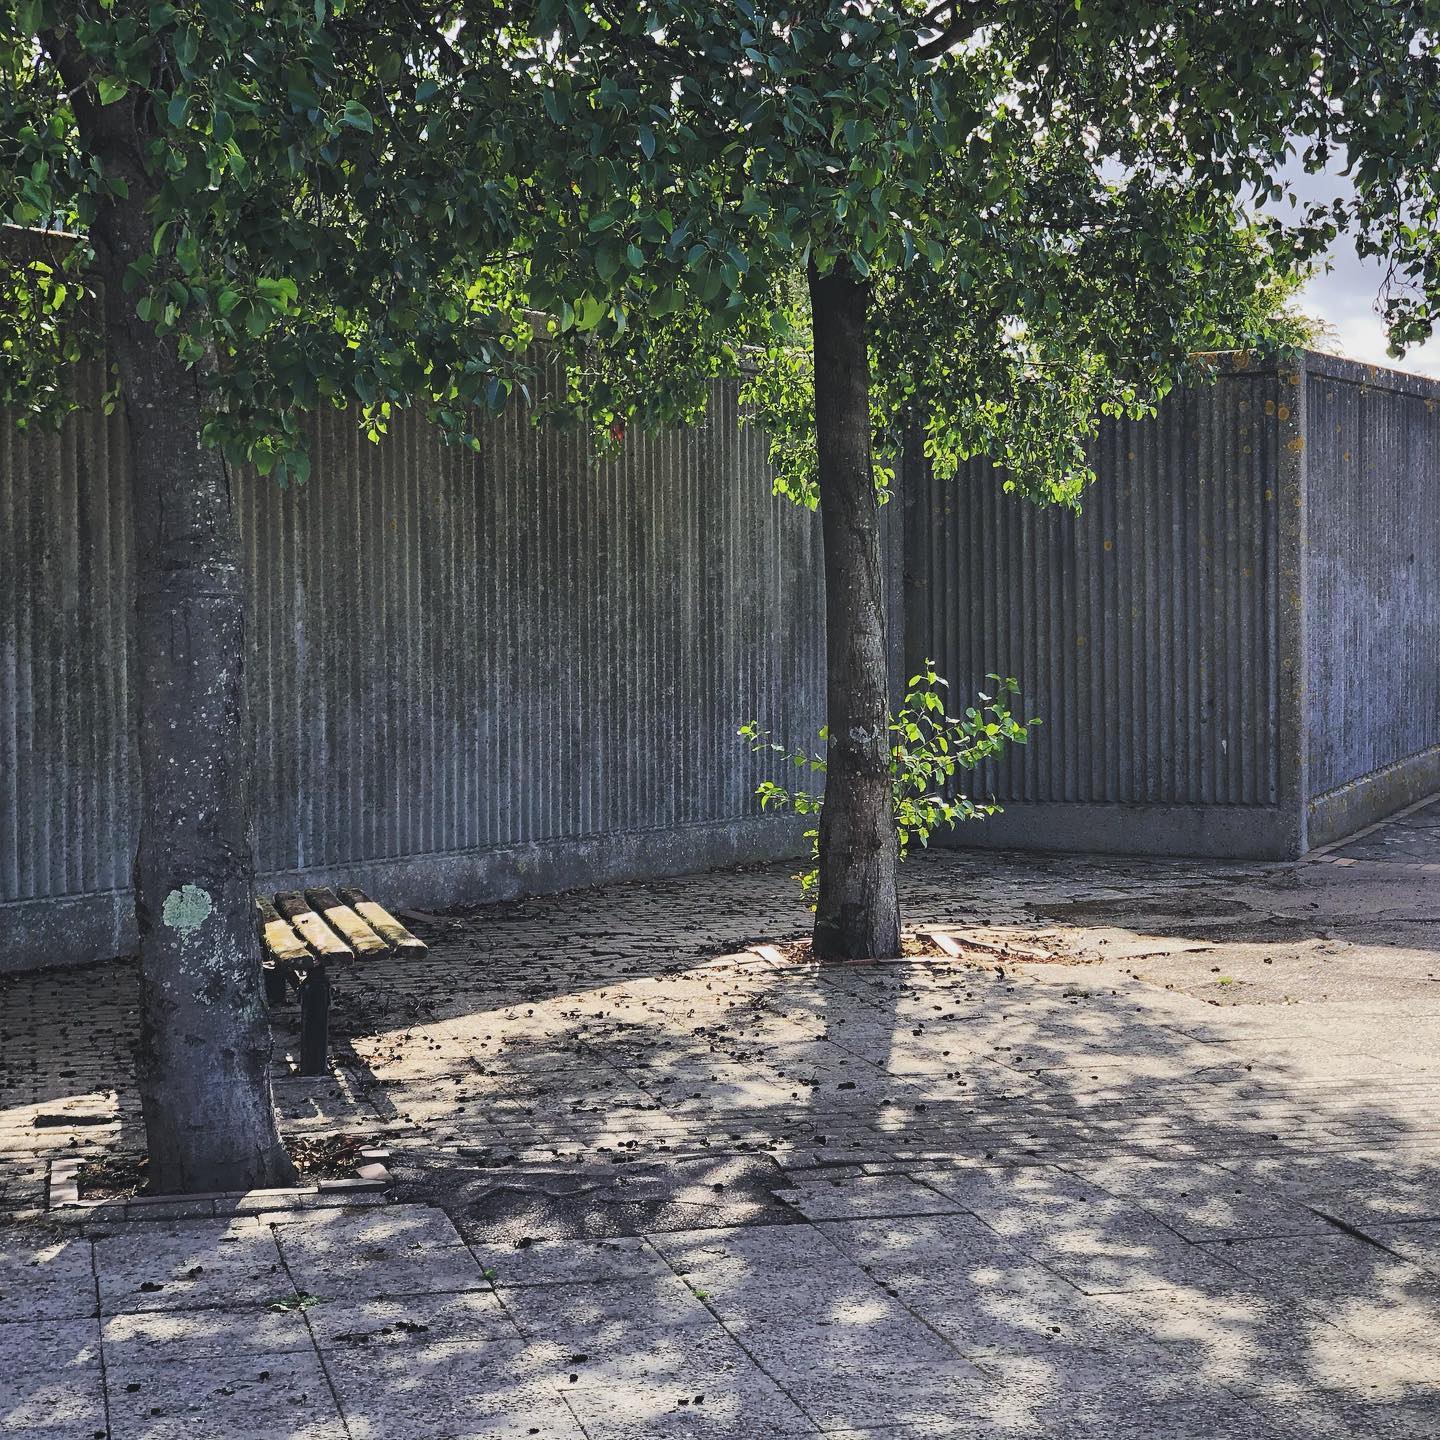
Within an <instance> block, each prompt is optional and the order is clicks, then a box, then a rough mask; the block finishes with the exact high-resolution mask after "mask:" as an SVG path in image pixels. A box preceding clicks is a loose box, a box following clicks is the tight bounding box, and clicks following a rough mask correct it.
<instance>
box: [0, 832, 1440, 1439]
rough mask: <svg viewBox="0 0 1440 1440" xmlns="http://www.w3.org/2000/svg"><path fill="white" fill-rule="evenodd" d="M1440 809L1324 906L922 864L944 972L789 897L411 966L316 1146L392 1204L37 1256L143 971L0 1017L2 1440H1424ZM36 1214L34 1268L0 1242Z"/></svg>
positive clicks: (665, 908)
mask: <svg viewBox="0 0 1440 1440" xmlns="http://www.w3.org/2000/svg"><path fill="white" fill-rule="evenodd" d="M1436 864H1440V804H1437V805H1436V806H1433V807H1430V808H1429V809H1423V810H1417V811H1416V812H1414V813H1413V814H1411V815H1409V816H1406V817H1404V818H1403V819H1401V820H1399V821H1397V822H1394V823H1393V824H1391V825H1389V826H1386V827H1384V828H1383V829H1382V830H1379V831H1376V832H1373V833H1372V834H1370V835H1368V836H1363V837H1360V838H1358V839H1357V840H1356V841H1355V842H1353V843H1352V844H1351V845H1348V846H1344V847H1341V848H1340V849H1338V850H1336V851H1334V852H1332V853H1331V854H1329V855H1327V856H1324V857H1322V858H1321V859H1320V860H1319V862H1317V863H1307V864H1304V865H1301V866H1298V867H1264V866H1226V865H1216V864H1201V863H1190V864H1183V863H1178V862H1140V861H1104V860H1094V859H1085V860H1078V859H1044V858H1037V857H1013V856H1011V857H1005V856H983V855H978V854H975V853H962V854H937V855H922V856H919V857H917V858H916V859H915V860H914V861H913V862H912V863H911V864H910V865H909V866H908V867H907V870H906V874H905V891H906V896H905V899H906V912H907V918H908V919H909V920H910V921H911V923H913V924H916V925H921V926H923V925H936V926H941V927H944V928H946V929H947V930H949V931H950V932H951V933H953V934H955V935H957V936H958V937H959V938H960V940H961V941H962V944H963V945H964V947H965V958H964V960H963V961H953V962H951V961H933V960H929V961H918V960H917V961H908V962H902V963H897V964H893V965H877V966H871V967H834V968H832V967H825V968H821V967H815V966H803V965H794V964H782V963H776V957H775V956H773V955H772V956H771V958H770V959H767V958H766V957H765V955H764V954H762V953H761V952H758V951H756V950H754V949H752V948H751V947H752V946H753V945H755V944H763V943H765V942H769V941H774V940H777V939H778V940H784V939H785V938H788V937H791V936H794V935H798V934H800V933H801V932H802V931H803V928H804V922H805V916H804V914H803V912H802V911H801V910H800V909H799V908H798V906H797V904H796V901H795V898H794V895H793V891H792V887H791V885H790V882H789V880H788V878H787V874H786V870H785V868H784V867H780V868H774V869H766V870H755V871H748V872H739V873H734V874H726V875H715V876H705V877H699V878H692V879H688V880H683V881H673V882H663V883H656V884H651V885H646V886H627V887H613V888H610V889H607V890H603V891H593V892H585V893H577V894H574V895H568V896H561V897H555V898H553V899H546V900H536V901H530V902H526V903H524V904H518V905H506V906H491V907H485V908H483V909H477V910H475V911H473V912H470V913H468V914H464V915H458V916H448V917H441V916H435V917H429V918H428V919H424V918H420V919H414V920H413V921H412V923H413V924H414V925H415V926H416V927H417V928H420V929H423V930H424V931H425V933H426V936H427V938H428V939H430V940H431V942H432V945H433V949H432V953H431V957H430V960H429V961H428V962H427V963H426V964H425V965H424V966H423V967H418V968H416V967H411V968H409V969H407V968H405V967H404V966H401V965H398V964H395V963H393V962H381V963H378V964H373V963H372V964H367V965H366V966H365V967H364V968H363V969H361V970H356V971H354V972H351V973H350V974H347V975H346V976H345V977H343V978H342V979H341V980H340V981H339V984H338V991H337V1006H336V1012H335V1026H336V1030H337V1044H336V1057H335V1065H334V1067H333V1073H332V1074H331V1075H330V1076H328V1077H325V1078H324V1079H321V1080H304V1079H300V1078H298V1077H296V1076H294V1075H292V1074H291V1073H289V1071H288V1069H287V1067H286V1065H285V1063H284V1050H285V1047H286V1045H287V1044H289V1043H291V1042H293V1023H294V1014H293V1011H280V1012H278V1013H277V1038H278V1040H279V1044H280V1051H281V1053H280V1054H279V1055H277V1062H276V1089H277V1101H278V1103H279V1105H280V1108H281V1110H282V1113H283V1115H284V1117H285V1125H286V1128H287V1130H288V1131H290V1132H291V1133H299V1132H302V1131H303V1132H311V1133H323V1132H327V1131H342V1130H343V1131H346V1132H349V1133H358V1134H366V1135H384V1136H385V1138H386V1141H387V1143H388V1144H389V1145H390V1147H391V1149H392V1151H393V1152H394V1156H395V1159H394V1162H393V1165H392V1168H393V1169H394V1170H395V1171H396V1174H397V1177H398V1184H397V1190H396V1194H395V1195H394V1197H392V1198H391V1199H389V1200H388V1201H385V1202H383V1203H379V1204H375V1205H371V1206H365V1207H346V1208H326V1209H313V1210H294V1211H284V1212H275V1213H266V1212H265V1211H264V1210H263V1208H262V1205H263V1202H261V1201H257V1202H256V1204H255V1206H254V1207H253V1208H254V1210H255V1212H256V1213H249V1214H224V1215H216V1216H214V1217H212V1218H207V1219H195V1220H186V1221H150V1222H145V1223H134V1222H131V1223H125V1222H122V1223H116V1224H91V1225H88V1226H77V1225H74V1224H71V1225H58V1224H55V1223H52V1222H51V1221H49V1220H47V1219H46V1217H45V1215H44V1213H43V1210H42V1209H41V1206H42V1205H43V1182H44V1173H45V1169H46V1166H47V1164H48V1161H49V1160H50V1159H51V1158H53V1157H54V1156H55V1155H58V1154H66V1155H74V1154H76V1153H77V1152H78V1153H90V1152H94V1151H103V1150H106V1149H114V1148H121V1149H124V1148H134V1147H136V1146H137V1145H138V1144H139V1143H140V1137H139V1135H138V1130H137V1117H136V1113H135V1103H134V1097H133V1091H132V1087H131V1084H130V1079H129V1075H130V1067H129V1064H128V1062H127V1060H126V1056H127V1054H128V1045H129V1039H130V1036H131V1034H132V1033H133V1025H134V1010H133V1005H134V993H133V983H134V982H133V971H132V969H131V968H130V967H129V966H128V965H127V964H125V963H123V962H115V963H112V964H109V965H105V966H100V967H95V968H92V969H90V970H87V971H84V972H70V973H68V974H52V975H42V976H32V977H27V978H24V979H20V980H16V981H12V982H9V983H8V984H7V985H6V986H5V987H4V990H5V993H4V994H3V995H0V1187H3V1188H0V1206H3V1212H0V1433H3V1434H6V1435H10V1434H15V1435H17V1436H22V1437H26V1440H31V1437H40V1436H46V1437H60V1436H66V1437H69V1436H76V1437H90V1436H94V1437H103V1436H110V1437H113V1440H130V1437H141V1436H143V1437H147V1440H152V1437H153V1440H159V1437H170V1436H181V1435H184V1436H186V1437H187V1440H188V1437H196V1440H198V1437H204V1436H212V1435H213V1436H217V1437H219V1436H223V1437H226V1440H247V1437H280V1436H295V1437H329V1436H336V1437H342V1436H348V1437H354V1440H360V1437H365V1440H370V1437H377V1440H379V1437H383V1440H391V1437H395V1440H429V1437H435V1440H439V1437H501V1436H504V1437H509V1436H528V1435H538V1436H549V1437H575V1440H579V1437H589V1440H641V1437H645V1440H648V1437H672V1436H673V1437H690V1436H694V1437H701V1436H712V1437H717V1440H732V1437H733V1440H752V1437H753V1440H761V1437H787V1436H792V1435H793V1436H799V1435H817V1434H824V1435H829V1436H840V1437H849V1440H861V1437H868V1440H881V1437H886V1440H928V1437H937V1440H947V1437H952V1436H955V1437H958V1436H965V1437H967V1440H996V1437H1032V1436H1033V1437H1056V1440H1072V1437H1075V1440H1078V1437H1082V1436H1084V1437H1094V1440H1110V1437H1114V1440H1130V1437H1134V1440H1142V1437H1143V1440H1151V1437H1156V1440H1158V1437H1167V1440H1168V1437H1178V1440H1212V1437H1213V1440H1228V1437H1245V1440H1267V1437H1276V1440H1280V1437H1287V1440H1301V1437H1304V1440H1310V1437H1314V1440H1330V1437H1342V1436H1344V1437H1356V1440H1359V1437H1365V1440H1371V1437H1374V1440H1401V1437H1404V1440H1411V1437H1440V943H1437V928H1436V927H1437V924H1440V916H1437V910H1436V897H1437V886H1440V872H1437V871H1436V870H1433V869H1431V868H1429V867H1431V866H1433V865H1436ZM6 1216H8V1223H6V1222H5V1219H4V1217H6Z"/></svg>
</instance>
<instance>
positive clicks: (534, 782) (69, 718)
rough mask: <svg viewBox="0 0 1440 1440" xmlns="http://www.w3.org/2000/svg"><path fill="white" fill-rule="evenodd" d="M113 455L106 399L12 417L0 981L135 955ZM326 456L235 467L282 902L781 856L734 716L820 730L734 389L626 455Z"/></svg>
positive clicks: (259, 823)
mask: <svg viewBox="0 0 1440 1440" xmlns="http://www.w3.org/2000/svg"><path fill="white" fill-rule="evenodd" d="M79 383H81V384H82V386H83V387H84V389H85V390H86V393H87V398H88V399H89V400H91V401H93V400H94V399H95V398H96V397H97V396H98V393H99V386H100V385H101V376H100V374H99V373H98V371H96V370H91V371H87V372H85V373H84V374H83V375H82V376H81V377H80V379H79ZM123 454H124V451H123V439H122V435H121V433H120V422H119V421H118V420H117V419H111V420H108V421H106V420H104V419H102V418H100V417H98V416H97V415H96V414H94V413H93V411H92V413H90V414H89V415H87V416H85V417H77V418H75V419H73V420H72V421H71V422H70V423H68V424H67V425H66V426H65V429H64V431H63V432H62V433H61V434H60V435H58V436H52V435H47V434H43V433H35V432H31V433H30V434H26V435H22V434H20V433H19V432H17V431H16V430H15V429H14V427H13V426H11V425H5V424H0V467H3V473H0V957H3V958H0V965H8V964H14V963H16V962H20V963H28V964H33V963H37V962H42V963H43V962H47V961H57V960H77V959H86V958H95V957H99V956H104V955H107V954H113V953H115V952H116V951H119V950H123V949H125V948H126V947H127V946H128V945H129V944H130V943H132V920H131V916H130V909H129V895H128V893H127V891H126V886H127V885H128V873H129V869H130V863H131V851H132V848H133V838H132V837H133V830H134V815H135V807H136V783H137V777H136V774H135V768H134V765H133V763H132V760H131V752H130V745H129V739H128V734H129V724H128V716H127V705H128V701H127V686H126V665H127V646H128V634H129V629H130V626H129V617H130V613H131V594H132V587H131V573H130V556H129V538H128V536H127V534H126V526H125V513H126V507H125V502H124V498H123V497H124V493H125V485H124V470H123V466H124V459H123ZM313 461H314V464H313V473H312V478H311V480H310V482H309V483H308V484H307V485H306V486H304V487H303V488H301V489H292V490H289V491H285V492H282V491H280V490H279V489H277V488H276V486H275V485H274V484H273V483H271V482H269V481H266V480H261V479H258V478H255V477H245V478H243V479H242V482H241V528H242V532H243V535H244V540H245V545H246V549H247V552H248V557H249V570H250V581H251V607H250V625H251V630H250V636H251V654H250V659H249V682H250V692H251V696H252V708H253V717H254V731H255V767H254V773H255V803H254V807H253V813H254V821H255V840H256V853H257V862H258V866H259V869H260V870H261V872H262V873H263V874H264V876H265V877H266V879H267V881H268V882H269V883H270V884H273V885H277V886H278V885H282V884H286V885H288V884H291V883H299V882H301V881H304V882H306V883H310V884H315V883H321V882H331V881H339V880H348V881H352V882H354V883H359V884H362V885H368V886H373V887H374V888H375V889H376V890H377V891H378V892H379V893H380V894H381V895H383V896H385V897H387V898H390V899H393V900H394V901H395V902H396V903H403V904H409V905H422V906H423V905H441V904H445V903H447V902H456V901H463V900H475V899H483V898H489V897H495V896H503V895H509V894H516V893H520V892H524V891H535V890H543V889H547V888H555V887H559V886H564V885H567V884H588V883H592V882H594V881H597V880H601V879H605V878H609V877H618V876H635V875H645V874H656V873H672V872H675V871H677V870H684V869H691V868H703V867H705V866H707V865H714V864H721V863H726V862H732V861H739V860H746V859H754V858H760V857H765V856H770V855H776V854H788V853H793V851H794V850H795V849H796V827H795V826H794V825H793V823H790V822H786V821H783V820H779V819H776V818H774V817H768V816H761V815H760V814H759V812H758V807H757V804H756V802H755V800H754V797H753V791H754V787H755V784H756V783H757V781H758V779H759V778H760V775H761V774H763V773H765V772H764V771H763V770H762V769H761V768H760V766H759V762H757V761H755V760H753V759H752V758H751V757H749V756H748V754H747V752H746V751H745V750H744V748H743V746H742V745H741V744H740V742H739V741H738V739H737V737H736V734H735V731H736V728H737V726H738V725H740V724H741V723H742V722H743V721H745V720H748V719H751V718H759V719H761V720H763V721H764V722H766V723H767V724H769V725H771V726H772V727H774V728H775V729H776V730H777V732H778V734H779V737H780V738H782V739H786V740H794V741H795V742H797V743H800V742H804V741H805V740H807V739H811V738H813V736H814V733H815V731H816V730H817V729H818V727H819V725H820V724H821V723H822V721H821V709H822V704H821V702H822V693H823V677H822V670H821V667H822V657H823V646H822V644H821V635H822V621H821V611H820V604H821V591H820V584H819V574H820V552H819V529H818V525H817V523H816V520H815V517H814V516H812V515H810V514H808V513H806V512H804V511H800V510H797V509H796V508H795V507H794V506H792V505H790V504H789V503H788V502H786V501H783V500H777V499H774V498H772V496H771V494H770V487H769V483H768V476H767V471H766V465H765V449H764V442H763V438H762V437H760V436H758V435H757V434H755V433H754V432H753V431H750V430H745V429H742V428H741V427H740V425H739V423H738V413H737V406H736V394H735V387H733V386H722V387H718V388H717V391H716V396H715V402H714V404H713V407H712V410H711V414H710V417H709V418H708V419H707V421H706V422H705V424H704V425H703V426H702V427H700V428H698V429H697V430H695V431H692V432H688V433H684V434H673V435H668V436H665V437H662V438H658V439H653V440H650V439H636V440H635V441H633V442H632V443H631V444H629V445H627V447H626V451H625V454H624V455H623V457H622V458H621V459H620V460H618V461H617V462H616V463H613V464H605V465H600V466H597V465H594V464H592V463H591V461H590V458H589V455H588V452H587V444H586V441H585V440H584V439H583V438H582V437H578V436H575V435H565V434H562V433H560V432H558V431H556V430H554V429H553V428H551V429H537V428H535V427H534V426H532V425H531V424H530V423H529V421H528V419H527V418H526V417H525V416H523V415H521V414H519V413H514V414H511V415H510V416H508V417H506V418H505V419H504V420H503V421H501V422H500V423H498V424H497V425H496V426H495V427H494V429H493V430H492V432H491V434H490V435H489V437H488V440H487V443H486V445H485V447H484V449H483V451H482V453H481V454H479V455H478V456H476V455H472V454H470V453H468V452H464V451H461V450H457V449H453V448H448V447H446V446H444V445H443V444H441V443H439V442H438V440H437V439H436V438H435V436H434V435H433V434H432V433H430V432H428V431H427V429H426V427H425V426H424V425H423V424H422V423H421V422H419V421H417V420H416V419H414V418H413V417H402V418H400V419H399V420H398V421H397V423H396V425H395V429H394V433H393V434H392V435H391V436H390V437H389V438H387V439H385V440H384V441H382V442H381V443H380V444H379V445H371V444H370V443H369V442H368V441H366V440H365V439H364V438H363V437H361V436H359V435H358V434H357V433H356V431H355V429H354V427H353V425H352V424H351V423H350V422H349V421H348V420H347V419H346V418H345V417H344V416H341V415H337V414H331V415H329V416H326V417H324V418H322V419H321V420H320V421H319V422H318V424H317V428H316V431H315V442H314V453H313Z"/></svg>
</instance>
